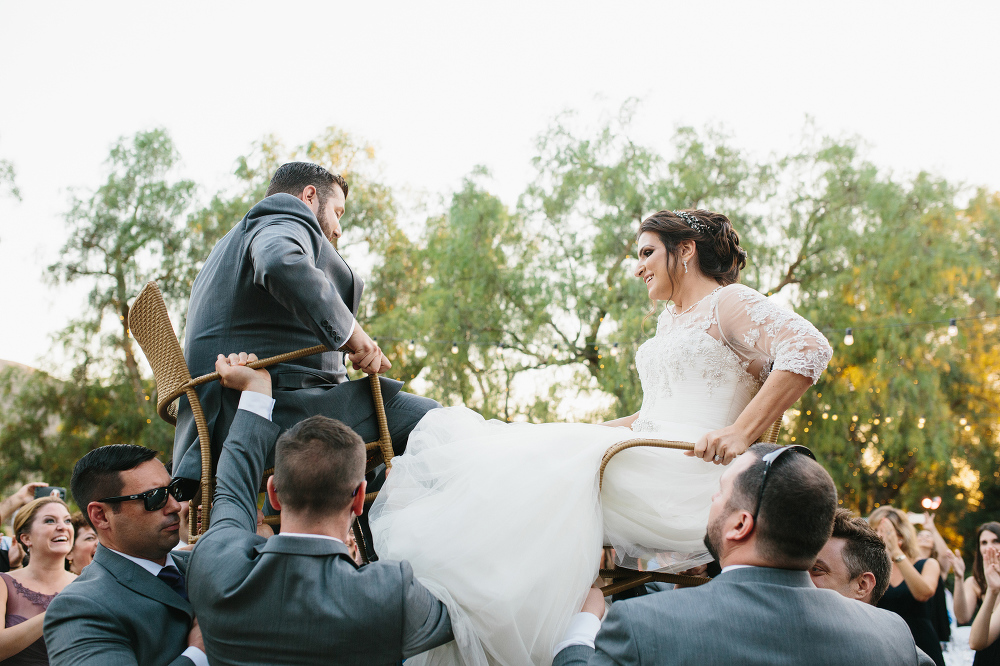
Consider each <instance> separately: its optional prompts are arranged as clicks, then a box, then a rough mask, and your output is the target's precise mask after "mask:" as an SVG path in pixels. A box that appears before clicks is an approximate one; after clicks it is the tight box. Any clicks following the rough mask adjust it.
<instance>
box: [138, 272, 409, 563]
mask: <svg viewBox="0 0 1000 666" xmlns="http://www.w3.org/2000/svg"><path fill="white" fill-rule="evenodd" d="M128 326H129V331H130V332H131V333H132V336H133V337H134V338H135V339H136V341H138V343H139V346H140V347H141V348H142V351H143V353H144V354H145V355H146V358H147V359H148V360H149V365H150V366H152V368H153V378H154V379H155V380H156V413H157V414H158V415H159V416H160V418H162V419H163V420H164V421H166V422H167V423H169V424H170V425H177V399H178V398H180V397H181V396H182V395H186V396H187V399H188V402H189V403H190V405H191V411H192V413H193V414H194V420H195V424H196V425H197V428H198V440H199V442H200V446H201V489H200V490H199V491H198V495H197V496H196V497H195V498H194V499H193V500H192V502H191V503H192V505H193V506H199V505H200V508H201V513H200V519H199V520H198V521H197V525H198V527H197V535H196V536H193V537H192V539H191V541H192V543H193V542H194V541H195V540H197V538H198V536H201V535H202V534H204V533H205V531H206V530H208V527H209V525H210V523H211V516H212V494H213V493H214V491H215V465H216V464H217V463H218V461H217V460H212V447H211V443H210V440H209V435H208V426H207V425H206V422H205V414H204V412H203V411H202V408H201V403H200V402H199V401H198V394H197V393H196V392H195V390H194V389H195V387H196V386H200V385H202V384H206V383H208V382H212V381H216V380H218V379H219V373H217V372H213V373H210V374H207V375H202V376H201V377H195V378H193V379H192V377H191V372H190V371H189V369H188V367H187V362H186V361H185V360H184V352H183V351H181V346H180V343H179V342H178V341H177V336H176V335H175V334H174V329H173V326H172V325H171V324H170V315H169V314H168V313H167V307H166V304H164V302H163V296H162V294H160V290H159V288H158V287H157V286H156V283H155V282H149V283H147V284H146V286H145V287H143V288H142V291H140V292H139V295H138V296H136V298H135V301H134V302H133V303H132V307H131V309H130V310H129V315H128ZM229 351H233V350H219V353H228V352H229ZM246 351H253V350H252V349H251V350H246ZM325 351H329V350H328V349H327V348H326V347H325V346H323V345H317V346H315V347H308V348H306V349H299V350H297V351H293V352H288V353H286V354H279V355H277V356H272V357H270V358H265V359H260V360H258V361H254V362H253V363H250V364H248V365H249V367H251V368H254V369H256V368H266V367H268V366H271V365H275V364H277V363H283V362H285V361H291V360H294V359H297V358H302V357H304V356H311V355H313V354H320V353H322V352H325ZM369 379H370V380H371V387H372V397H373V398H374V401H375V414H376V416H377V418H378V427H379V438H378V439H377V440H375V441H374V442H368V443H366V444H365V449H366V451H367V463H366V466H365V467H366V469H365V473H366V474H367V473H368V472H370V471H371V470H373V469H375V468H376V467H378V466H379V465H381V464H383V463H384V464H385V466H386V469H389V468H391V467H392V456H393V452H392V438H391V437H390V436H389V425H388V423H387V421H386V417H385V405H384V402H383V400H382V387H381V385H380V384H379V381H378V375H375V374H373V375H369ZM273 472H274V470H273V469H269V470H266V471H265V472H264V478H263V479H262V480H261V489H260V492H264V488H265V487H266V484H267V477H269V476H271V474H273ZM377 495H378V493H377V492H373V493H368V494H367V495H366V496H365V505H366V507H367V505H369V504H371V503H372V502H373V501H375V497H376V496H377ZM280 520H281V516H280V515H276V516H267V517H266V518H265V522H267V523H268V524H270V525H280ZM354 538H355V541H357V544H358V549H359V550H360V551H361V556H362V558H363V559H364V561H365V562H367V561H368V560H369V557H370V554H369V553H367V552H366V551H365V545H364V544H365V540H364V539H363V538H361V533H360V530H359V528H358V524H357V521H355V522H354Z"/></svg>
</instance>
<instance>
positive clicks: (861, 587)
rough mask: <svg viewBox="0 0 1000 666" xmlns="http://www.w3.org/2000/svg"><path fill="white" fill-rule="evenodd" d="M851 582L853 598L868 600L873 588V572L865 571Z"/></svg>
mask: <svg viewBox="0 0 1000 666" xmlns="http://www.w3.org/2000/svg"><path fill="white" fill-rule="evenodd" d="M852 582H853V583H854V598H855V599H857V600H858V601H864V602H866V603H867V602H870V601H871V596H872V590H874V589H875V574H873V573H872V572H871V571H866V572H864V573H863V574H861V575H860V576H858V577H857V578H855V579H854V580H853V581H852Z"/></svg>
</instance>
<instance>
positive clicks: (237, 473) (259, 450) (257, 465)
mask: <svg viewBox="0 0 1000 666" xmlns="http://www.w3.org/2000/svg"><path fill="white" fill-rule="evenodd" d="M280 430H281V428H279V427H278V425H277V424H275V423H272V422H270V421H268V420H267V419H265V418H263V417H260V416H258V415H256V414H254V413H252V412H248V411H246V410H245V409H240V410H237V412H236V418H234V419H233V424H232V426H230V428H229V437H227V438H226V442H225V444H223V446H222V455H221V456H220V457H219V467H218V472H217V474H216V486H215V500H214V502H213V505H212V516H211V520H212V524H211V526H210V527H209V528H208V533H207V534H206V536H208V535H209V534H211V533H212V532H213V531H214V532H217V531H219V530H222V529H226V528H229V529H233V528H235V529H239V530H243V531H248V532H256V530H257V491H258V490H259V489H260V479H261V477H262V476H263V474H264V460H265V457H266V456H267V452H268V451H269V450H270V449H271V447H273V446H274V443H275V442H276V441H277V439H278V433H279V432H280Z"/></svg>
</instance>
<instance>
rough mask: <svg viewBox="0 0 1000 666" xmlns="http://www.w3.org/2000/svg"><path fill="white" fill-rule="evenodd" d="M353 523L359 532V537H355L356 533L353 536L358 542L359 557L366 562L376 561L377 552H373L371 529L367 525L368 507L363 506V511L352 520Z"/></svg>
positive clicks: (373, 543) (373, 544)
mask: <svg viewBox="0 0 1000 666" xmlns="http://www.w3.org/2000/svg"><path fill="white" fill-rule="evenodd" d="M354 524H355V526H357V529H358V531H359V532H360V533H361V538H360V539H358V538H357V535H356V534H355V537H354V538H355V540H356V541H357V542H358V548H359V549H360V550H361V559H362V560H364V561H365V562H366V563H368V562H378V553H376V552H375V542H374V540H373V539H372V530H371V527H369V526H368V507H365V510H364V513H362V514H361V515H360V516H358V517H357V518H356V519H355V520H354Z"/></svg>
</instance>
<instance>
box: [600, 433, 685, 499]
mask: <svg viewBox="0 0 1000 666" xmlns="http://www.w3.org/2000/svg"><path fill="white" fill-rule="evenodd" d="M636 446H651V447H653V448H658V449H680V450H681V451H693V450H694V444H692V443H691V442H677V441H674V440H670V439H646V438H642V437H640V438H636V439H627V440H625V441H624V442H618V443H617V444H615V445H614V446H611V447H609V448H608V450H607V451H606V452H605V453H604V458H603V459H602V460H601V481H600V483H601V487H603V486H604V468H605V467H607V466H608V463H609V462H611V458H612V457H614V455H615V454H616V453H620V452H622V451H624V450H625V449H631V448H634V447H636Z"/></svg>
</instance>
